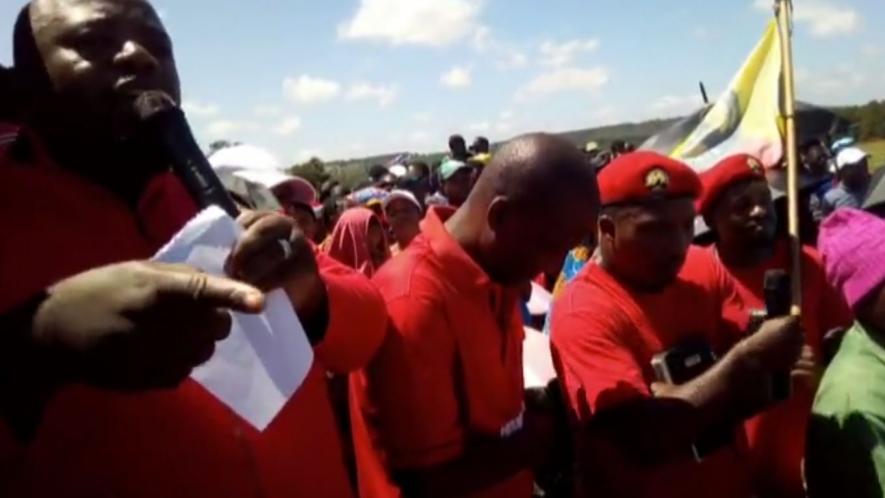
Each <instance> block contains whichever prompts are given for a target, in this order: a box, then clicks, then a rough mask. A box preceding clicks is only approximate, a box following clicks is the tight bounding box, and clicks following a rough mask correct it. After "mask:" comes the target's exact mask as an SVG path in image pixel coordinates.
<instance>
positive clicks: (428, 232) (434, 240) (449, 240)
mask: <svg viewBox="0 0 885 498" xmlns="http://www.w3.org/2000/svg"><path fill="white" fill-rule="evenodd" d="M454 213H455V210H454V209H452V208H450V207H444V206H434V207H431V208H430V209H428V210H427V216H425V217H424V220H423V221H422V222H421V233H422V234H424V236H425V237H426V238H427V241H428V242H429V244H430V249H431V250H432V251H433V253H434V255H435V256H436V258H437V259H438V260H439V261H440V263H441V264H442V267H443V268H445V269H446V270H445V271H446V277H447V278H448V279H449V280H450V281H451V282H452V283H453V284H454V285H455V286H456V287H458V289H459V290H462V291H467V290H482V289H487V288H488V287H489V286H490V285H491V284H492V281H491V279H490V278H489V276H488V275H487V274H486V272H485V271H483V269H482V268H480V267H479V265H478V264H476V262H475V261H474V260H473V258H471V257H470V255H468V254H467V252H466V251H465V250H464V248H463V247H461V245H460V244H458V241H456V240H455V238H454V237H452V234H451V233H449V230H448V229H447V228H446V225H445V223H446V221H447V220H448V219H449V218H450V217H451V216H452V215H453V214H454Z"/></svg>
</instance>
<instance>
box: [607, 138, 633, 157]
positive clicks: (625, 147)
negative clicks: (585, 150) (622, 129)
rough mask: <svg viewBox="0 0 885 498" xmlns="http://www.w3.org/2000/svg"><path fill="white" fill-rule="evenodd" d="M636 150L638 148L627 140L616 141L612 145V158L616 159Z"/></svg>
mask: <svg viewBox="0 0 885 498" xmlns="http://www.w3.org/2000/svg"><path fill="white" fill-rule="evenodd" d="M635 150H636V146H635V145H633V144H631V143H630V142H627V141H625V140H615V141H614V142H612V145H611V157H612V159H616V158H618V157H620V156H622V155H624V154H629V153H630V152H633V151H635Z"/></svg>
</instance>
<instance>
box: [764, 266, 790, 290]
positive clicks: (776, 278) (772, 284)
mask: <svg viewBox="0 0 885 498" xmlns="http://www.w3.org/2000/svg"><path fill="white" fill-rule="evenodd" d="M789 285H790V274H789V273H787V271H786V270H779V269H775V270H768V271H766V272H765V280H764V284H763V288H764V289H765V290H771V291H777V290H781V289H783V288H785V287H786V288H789Z"/></svg>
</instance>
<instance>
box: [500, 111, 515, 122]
mask: <svg viewBox="0 0 885 498" xmlns="http://www.w3.org/2000/svg"><path fill="white" fill-rule="evenodd" d="M500 117H501V119H502V120H503V121H507V120H509V119H513V111H509V110H508V111H501V116H500Z"/></svg>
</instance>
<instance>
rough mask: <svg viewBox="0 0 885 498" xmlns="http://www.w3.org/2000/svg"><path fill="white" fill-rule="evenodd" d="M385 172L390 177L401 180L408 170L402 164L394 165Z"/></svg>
mask: <svg viewBox="0 0 885 498" xmlns="http://www.w3.org/2000/svg"><path fill="white" fill-rule="evenodd" d="M387 171H389V172H390V174H391V175H393V176H395V177H397V178H402V177H404V176H406V174H408V172H409V170H408V168H406V167H405V166H403V165H402V164H394V165H393V166H391V167H390V168H388V169H387Z"/></svg>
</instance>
